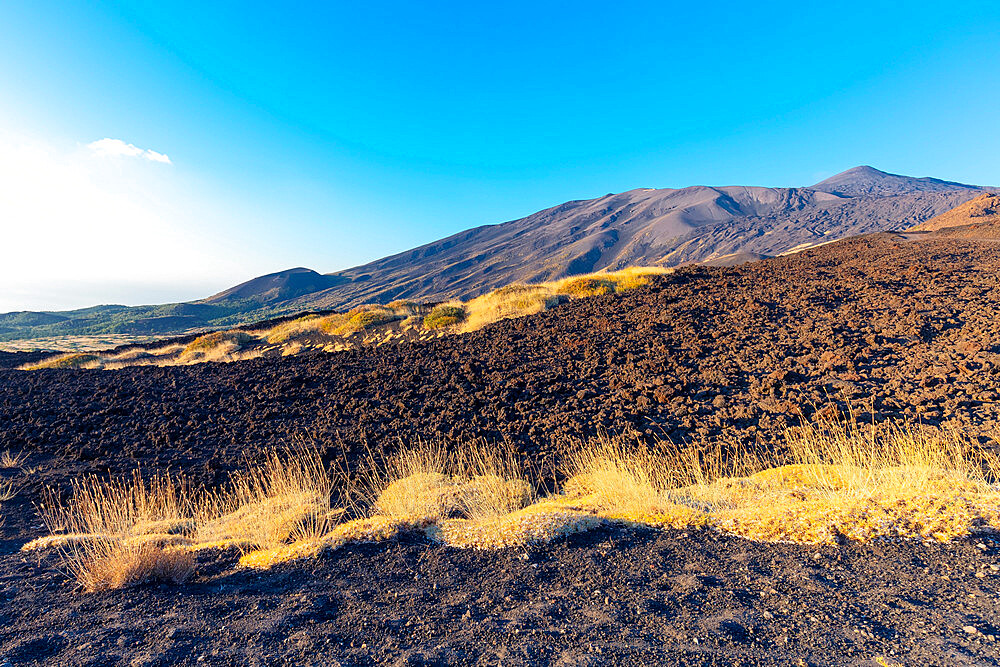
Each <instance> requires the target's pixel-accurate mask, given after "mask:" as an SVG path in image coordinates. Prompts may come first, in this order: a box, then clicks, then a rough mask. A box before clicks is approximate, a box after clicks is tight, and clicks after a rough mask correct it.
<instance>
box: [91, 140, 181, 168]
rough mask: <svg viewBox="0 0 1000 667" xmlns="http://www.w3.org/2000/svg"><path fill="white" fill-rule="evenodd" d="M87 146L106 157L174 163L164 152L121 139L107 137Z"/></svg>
mask: <svg viewBox="0 0 1000 667" xmlns="http://www.w3.org/2000/svg"><path fill="white" fill-rule="evenodd" d="M87 148H89V149H90V150H91V151H93V152H94V153H95V154H97V155H101V156H105V157H141V158H144V159H146V160H150V161H152V162H162V163H164V164H173V163H172V162H171V161H170V158H169V157H167V156H166V155H164V154H163V153H157V152H156V151H153V150H149V149H143V148H139V147H138V146H136V145H135V144H127V143H125V142H124V141H122V140H121V139H108V138H107V137H105V138H104V139H101V140H99V141H94V142H91V143H89V144H87Z"/></svg>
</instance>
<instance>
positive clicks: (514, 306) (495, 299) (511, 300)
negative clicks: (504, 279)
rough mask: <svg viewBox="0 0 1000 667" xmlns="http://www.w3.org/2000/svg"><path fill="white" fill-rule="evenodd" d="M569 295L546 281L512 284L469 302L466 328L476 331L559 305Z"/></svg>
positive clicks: (466, 306)
mask: <svg viewBox="0 0 1000 667" xmlns="http://www.w3.org/2000/svg"><path fill="white" fill-rule="evenodd" d="M565 299H566V297H565V296H563V295H559V294H554V293H553V292H552V291H551V290H550V289H549V288H547V287H546V286H544V285H508V286H507V287H501V288H500V289H498V290H494V291H492V292H490V293H489V294H484V295H483V296H480V297H476V298H475V299H472V300H471V301H469V302H467V303H466V304H465V310H466V312H467V317H466V319H465V322H464V324H463V325H462V330H463V331H475V330H477V329H481V328H483V327H484V326H486V325H487V324H491V323H493V322H497V321H499V320H506V319H512V318H516V317H524V316H525V315H533V314H535V313H540V312H542V311H544V310H548V309H549V308H552V307H554V306H557V305H559V304H560V303H562V302H563V301H564V300H565Z"/></svg>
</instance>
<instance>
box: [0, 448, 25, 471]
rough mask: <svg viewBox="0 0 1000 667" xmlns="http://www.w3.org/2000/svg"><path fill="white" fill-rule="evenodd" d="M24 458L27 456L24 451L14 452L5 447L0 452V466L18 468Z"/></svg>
mask: <svg viewBox="0 0 1000 667" xmlns="http://www.w3.org/2000/svg"><path fill="white" fill-rule="evenodd" d="M26 458H28V455H27V454H25V453H24V452H22V453H20V454H14V453H13V452H11V451H10V450H9V449H5V450H4V451H3V453H2V454H0V468H20V467H21V464H22V463H24V460H25V459H26Z"/></svg>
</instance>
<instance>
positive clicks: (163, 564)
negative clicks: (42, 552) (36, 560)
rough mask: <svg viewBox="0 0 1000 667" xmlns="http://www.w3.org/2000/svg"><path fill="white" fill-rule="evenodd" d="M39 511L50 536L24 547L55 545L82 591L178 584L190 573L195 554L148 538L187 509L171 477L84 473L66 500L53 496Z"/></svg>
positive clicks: (182, 517)
mask: <svg viewBox="0 0 1000 667" xmlns="http://www.w3.org/2000/svg"><path fill="white" fill-rule="evenodd" d="M40 509H41V515H42V519H43V521H44V522H45V525H46V526H47V528H48V529H49V531H50V533H52V536H51V538H52V539H50V540H48V541H47V543H44V544H39V543H38V541H35V542H31V543H29V544H27V545H25V547H24V548H25V550H27V551H31V550H37V549H40V548H43V547H51V548H56V549H57V550H58V551H59V553H60V561H61V564H62V567H63V569H64V570H65V571H67V572H68V573H69V574H70V575H72V576H73V577H75V578H76V580H77V582H78V583H79V584H80V585H81V586H82V587H83V588H84V590H86V591H98V590H107V589H114V588H121V587H124V586H130V585H134V584H139V583H142V582H145V581H151V580H153V581H165V582H171V583H180V582H182V581H184V580H185V579H186V578H187V577H188V576H190V574H191V573H192V572H193V571H194V557H193V556H192V554H191V553H189V552H187V551H184V550H180V549H177V548H175V545H173V544H169V542H170V541H172V539H173V538H171V539H169V540H161V539H150V537H151V536H152V535H154V533H151V532H150V530H149V528H150V527H152V528H154V529H155V528H157V527H161V526H162V525H163V522H168V523H176V522H182V521H184V515H185V513H186V512H187V511H188V509H189V508H188V507H187V501H186V494H185V492H184V490H183V488H181V487H180V486H179V485H178V484H177V483H176V482H175V480H173V479H171V478H170V477H166V476H158V477H152V478H150V479H143V478H142V477H141V476H140V475H139V474H138V473H136V474H135V475H134V476H132V477H131V478H129V479H127V480H123V481H117V482H115V481H112V482H106V481H102V480H99V479H98V478H96V477H87V478H84V479H82V480H80V481H77V482H74V484H73V494H72V496H71V497H70V499H69V500H68V501H66V502H60V501H58V500H57V499H56V498H55V497H54V496H51V497H50V498H49V499H48V501H47V502H46V503H45V504H43V505H42V507H41V508H40ZM178 537H180V538H183V536H182V535H181V536H178ZM60 538H61V539H60Z"/></svg>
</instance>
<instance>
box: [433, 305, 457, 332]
mask: <svg viewBox="0 0 1000 667" xmlns="http://www.w3.org/2000/svg"><path fill="white" fill-rule="evenodd" d="M464 319H465V308H463V307H462V306H453V305H448V304H445V305H441V306H436V307H435V308H434V309H433V310H432V311H431V312H429V313H427V317H425V318H424V328H425V329H442V328H444V327H450V326H454V325H456V324H458V323H459V322H462V321H463V320H464Z"/></svg>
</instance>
